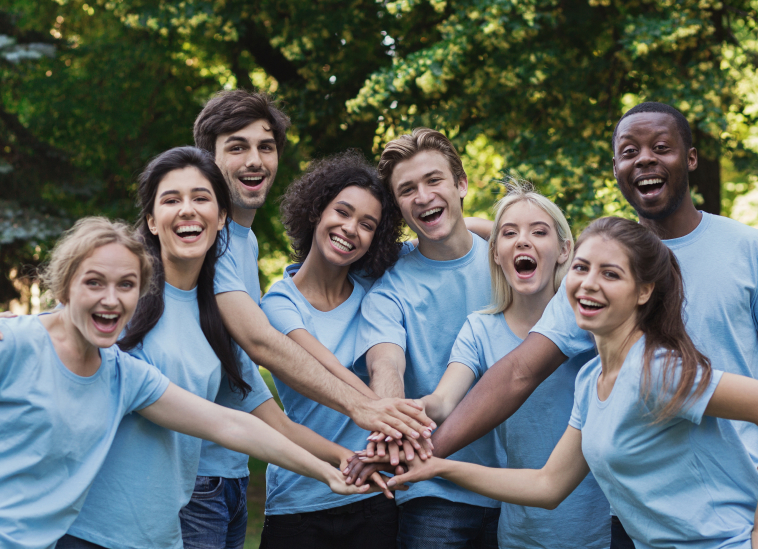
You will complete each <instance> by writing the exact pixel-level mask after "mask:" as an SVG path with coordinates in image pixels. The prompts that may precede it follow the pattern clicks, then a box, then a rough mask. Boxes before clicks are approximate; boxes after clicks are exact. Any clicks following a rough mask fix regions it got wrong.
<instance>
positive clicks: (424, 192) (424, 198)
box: [415, 183, 433, 204]
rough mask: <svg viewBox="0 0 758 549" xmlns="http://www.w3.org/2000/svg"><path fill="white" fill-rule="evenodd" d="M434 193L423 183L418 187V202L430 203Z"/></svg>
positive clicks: (416, 198)
mask: <svg viewBox="0 0 758 549" xmlns="http://www.w3.org/2000/svg"><path fill="white" fill-rule="evenodd" d="M432 194H433V193H431V192H430V191H429V189H428V188H427V186H426V185H424V184H423V183H422V184H421V185H419V186H418V188H417V189H416V197H415V201H416V204H428V203H429V202H431V200H432Z"/></svg>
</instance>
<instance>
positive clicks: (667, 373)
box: [576, 217, 711, 422]
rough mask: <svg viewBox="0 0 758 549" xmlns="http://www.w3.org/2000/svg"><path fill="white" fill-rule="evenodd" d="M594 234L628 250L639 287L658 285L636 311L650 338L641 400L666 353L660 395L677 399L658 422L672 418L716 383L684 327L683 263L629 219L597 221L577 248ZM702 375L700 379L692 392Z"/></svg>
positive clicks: (665, 407)
mask: <svg viewBox="0 0 758 549" xmlns="http://www.w3.org/2000/svg"><path fill="white" fill-rule="evenodd" d="M591 236H600V237H602V238H604V239H607V240H614V241H616V242H617V243H618V244H620V245H621V247H622V248H624V250H626V253H627V256H628V257H629V265H630V267H631V270H632V276H633V277H634V280H635V283H636V284H637V287H640V286H642V285H644V284H653V293H652V294H651V296H650V299H648V301H647V302H646V303H645V304H644V305H640V306H639V307H638V308H637V327H638V328H639V329H640V330H641V331H642V332H643V333H644V334H645V353H644V358H643V365H642V386H641V387H642V397H643V398H644V399H647V397H648V396H649V395H650V391H651V386H652V383H653V380H652V373H651V371H650V363H651V361H652V360H654V358H655V355H656V354H657V353H660V352H661V351H663V352H664V354H665V360H664V363H663V370H662V377H661V384H662V385H661V392H662V394H671V395H672V397H671V399H670V400H669V401H668V402H666V403H665V405H663V406H662V407H661V408H660V409H659V410H657V412H658V414H657V418H656V420H655V422H660V421H663V420H665V419H667V418H671V417H673V416H675V415H676V414H677V413H678V412H679V411H680V410H681V409H682V408H684V407H685V406H686V405H688V404H689V403H691V402H692V401H694V400H696V399H697V397H699V396H700V395H702V394H703V392H704V391H705V390H706V388H707V387H708V385H709V383H710V381H711V361H710V360H709V359H708V357H706V356H705V355H704V354H702V353H701V352H700V351H698V350H697V348H696V347H695V344H694V343H693V342H692V340H691V339H690V336H689V335H688V334H687V331H686V330H685V327H684V319H683V317H682V308H683V307H684V283H683V281H682V271H681V269H680V268H679V262H678V261H677V260H676V256H674V252H672V251H671V250H669V249H668V247H667V246H666V245H665V244H664V243H663V242H661V239H660V238H658V237H657V236H656V235H655V234H653V232H652V231H650V230H649V229H646V228H645V227H643V226H642V225H640V224H639V223H635V222H634V221H630V220H628V219H621V218H620V217H603V218H601V219H598V220H596V221H594V222H592V223H591V224H590V226H589V227H587V228H586V229H585V230H584V231H583V232H582V234H581V236H580V237H579V239H578V240H577V243H576V248H577V250H578V249H579V247H580V246H581V245H582V243H583V242H584V241H585V240H587V239H588V238H590V237H591ZM698 373H700V374H701V377H700V380H699V381H698V382H697V387H695V390H694V391H693V390H692V389H693V387H694V385H695V381H696V380H697V376H698Z"/></svg>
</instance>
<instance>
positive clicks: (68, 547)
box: [55, 534, 106, 549]
mask: <svg viewBox="0 0 758 549" xmlns="http://www.w3.org/2000/svg"><path fill="white" fill-rule="evenodd" d="M55 549H106V548H105V547H103V546H102V545H97V544H96V543H91V542H89V541H85V540H83V539H80V538H75V537H74V536H69V535H68V534H66V535H65V536H63V537H62V538H61V539H59V540H58V544H57V545H56V546H55Z"/></svg>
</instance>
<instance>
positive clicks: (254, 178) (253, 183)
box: [239, 175, 265, 189]
mask: <svg viewBox="0 0 758 549" xmlns="http://www.w3.org/2000/svg"><path fill="white" fill-rule="evenodd" d="M264 179H265V176H263V175H243V176H242V177H240V178H239V180H240V181H241V182H242V184H243V185H244V186H245V187H248V188H251V189H254V188H257V187H260V185H261V183H263V180H264Z"/></svg>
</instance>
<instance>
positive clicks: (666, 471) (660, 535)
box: [569, 337, 758, 549]
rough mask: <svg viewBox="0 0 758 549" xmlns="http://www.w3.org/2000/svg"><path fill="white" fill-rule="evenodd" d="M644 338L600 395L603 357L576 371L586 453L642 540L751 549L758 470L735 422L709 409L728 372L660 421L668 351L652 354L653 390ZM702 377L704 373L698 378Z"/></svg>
mask: <svg viewBox="0 0 758 549" xmlns="http://www.w3.org/2000/svg"><path fill="white" fill-rule="evenodd" d="M644 345H645V338H644V337H643V338H641V339H640V340H639V341H638V342H637V343H635V344H634V346H633V347H632V348H631V349H630V351H629V353H628V354H627V356H626V360H625V361H624V364H623V365H622V367H621V370H620V371H619V374H618V377H617V378H616V382H615V384H614V386H613V390H612V391H611V394H610V395H609V396H608V398H607V399H606V400H604V401H601V400H600V398H599V397H598V393H597V380H598V376H599V375H600V373H601V372H602V367H601V364H600V358H599V357H598V358H595V359H593V360H592V361H590V362H589V363H587V365H586V366H584V368H582V370H581V371H580V372H579V375H578V376H577V378H576V390H575V397H574V398H575V403H574V409H573V411H572V413H571V420H570V422H569V423H570V425H571V426H572V427H574V428H575V429H579V430H581V432H582V453H583V454H584V458H585V459H586V460H587V464H588V465H589V466H590V470H591V471H592V473H593V474H594V475H595V479H597V482H598V484H599V485H600V488H602V490H603V492H604V493H605V495H606V496H607V497H608V500H609V501H610V502H611V505H613V508H614V510H615V511H616V514H617V515H618V517H619V519H620V520H621V522H622V523H623V524H624V529H625V530H626V532H627V533H628V534H629V536H631V538H632V539H633V540H634V544H635V547H637V548H638V549H647V548H661V549H662V548H667V549H668V548H672V547H676V548H678V547H688V548H702V549H706V548H708V549H713V548H717V547H724V548H725V547H729V548H730V549H737V548H739V549H750V534H751V531H752V529H753V521H754V518H755V508H756V504H758V471H756V469H755V467H754V465H753V462H752V459H751V458H750V454H749V453H748V451H747V450H746V448H745V447H744V445H743V444H742V443H741V442H740V439H739V436H738V434H737V432H736V430H735V429H734V424H733V423H730V422H727V421H724V422H720V421H717V419H716V418H713V417H708V416H704V415H703V413H704V411H705V408H706V406H707V405H708V402H709V401H710V399H711V397H712V396H713V391H714V390H715V389H716V386H717V385H718V383H719V381H720V379H721V376H722V372H721V371H719V370H713V377H712V380H711V383H710V385H709V386H708V388H707V390H706V391H705V393H704V394H703V395H702V396H700V397H698V398H697V399H696V400H695V401H694V402H692V401H690V403H689V405H688V406H686V407H685V408H684V409H683V410H681V411H680V412H679V413H678V414H677V416H676V417H674V418H673V419H669V420H665V421H663V422H661V423H653V421H654V420H655V419H656V416H655V415H654V413H652V412H651V410H659V409H660V406H662V405H663V404H665V403H666V402H668V399H670V398H671V394H672V391H671V390H670V389H669V390H668V391H667V392H664V391H663V390H662V388H661V383H660V379H661V372H662V369H663V368H662V366H663V358H662V354H661V353H660V352H659V353H658V355H657V356H656V358H655V360H654V361H653V363H652V364H651V366H652V368H651V374H652V375H651V379H652V380H653V383H652V384H651V392H650V396H649V398H648V399H647V400H646V401H645V400H642V399H641V397H640V384H641V380H642V357H643V353H644V349H645V347H644ZM698 379H699V378H698Z"/></svg>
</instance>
